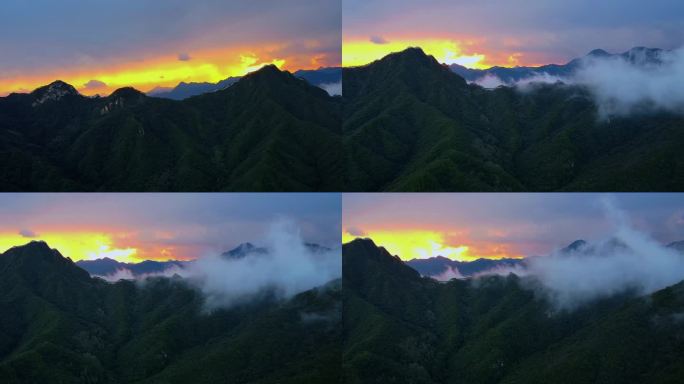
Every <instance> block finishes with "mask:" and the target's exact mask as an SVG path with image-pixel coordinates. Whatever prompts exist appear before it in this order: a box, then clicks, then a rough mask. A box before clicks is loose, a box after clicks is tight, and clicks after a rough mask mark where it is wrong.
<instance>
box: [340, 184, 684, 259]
mask: <svg viewBox="0 0 684 384" xmlns="http://www.w3.org/2000/svg"><path fill="white" fill-rule="evenodd" d="M606 202H610V203H611V204H612V205H614V206H615V207H616V208H618V209H620V210H622V211H623V212H624V213H625V214H626V217H627V218H628V219H629V221H630V223H631V225H633V226H634V227H635V228H636V229H638V230H640V231H643V232H645V233H648V234H649V235H651V236H653V238H655V239H656V240H657V241H660V242H662V243H664V244H666V243H670V242H673V241H680V240H684V196H682V195H681V194H657V193H646V194H614V195H603V194H591V193H586V194H585V193H579V194H573V193H569V194H567V193H549V194H533V193H513V194H506V193H494V194H487V193H477V194H469V193H463V194H439V193H432V194H412V193H400V194H344V195H343V203H342V206H343V214H342V220H343V224H342V227H343V231H344V232H343V235H342V239H343V242H344V243H347V242H349V241H351V240H353V239H355V238H371V239H373V240H374V242H375V243H376V244H378V245H380V246H384V247H385V248H387V250H388V251H389V252H390V253H392V254H394V255H397V256H399V257H400V258H402V259H403V260H410V259H414V258H429V257H434V256H444V257H449V258H452V259H456V260H464V261H468V260H474V259H477V258H503V257H514V258H517V257H526V256H539V255H547V254H549V253H551V252H552V251H554V250H557V249H560V248H562V247H565V246H567V245H569V244H570V243H571V242H573V241H575V240H578V239H583V240H587V241H591V240H601V239H603V238H605V237H607V236H609V235H610V234H611V233H612V232H611V231H612V230H613V229H614V225H613V221H611V219H610V213H609V211H608V210H607V209H606Z"/></svg>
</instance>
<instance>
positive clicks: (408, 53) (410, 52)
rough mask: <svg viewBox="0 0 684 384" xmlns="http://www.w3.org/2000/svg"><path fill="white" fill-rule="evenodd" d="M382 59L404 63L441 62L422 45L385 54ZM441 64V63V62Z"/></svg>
mask: <svg viewBox="0 0 684 384" xmlns="http://www.w3.org/2000/svg"><path fill="white" fill-rule="evenodd" d="M380 61H396V62H402V63H412V64H414V63H420V64H439V62H438V61H437V59H435V58H434V57H433V56H430V55H428V54H426V53H425V51H423V49H422V48H420V47H409V48H406V49H404V50H403V51H399V52H395V53H391V54H389V55H387V56H385V57H384V58H383V59H381V60H380ZM439 65H441V64H439Z"/></svg>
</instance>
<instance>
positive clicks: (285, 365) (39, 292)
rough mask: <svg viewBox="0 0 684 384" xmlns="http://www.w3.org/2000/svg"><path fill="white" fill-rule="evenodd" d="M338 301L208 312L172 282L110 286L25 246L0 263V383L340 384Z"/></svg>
mask: <svg viewBox="0 0 684 384" xmlns="http://www.w3.org/2000/svg"><path fill="white" fill-rule="evenodd" d="M340 295H341V293H340V287H339V282H332V283H330V284H329V285H328V286H326V287H323V288H319V289H315V290H311V291H307V292H304V293H301V294H299V295H297V296H295V297H294V298H292V299H291V300H288V301H286V302H282V301H276V300H274V299H272V298H269V297H268V296H265V297H263V298H262V299H261V300H255V301H253V302H251V303H249V304H248V305H243V306H239V307H233V308H231V309H220V310H215V311H213V312H211V313H207V312H206V311H205V310H204V308H203V301H204V299H203V297H202V296H201V294H200V293H199V292H198V291H197V290H196V289H193V288H191V287H190V286H188V285H186V283H185V282H184V281H183V280H182V279H180V278H174V279H163V278H157V279H148V280H146V282H145V283H144V284H135V283H133V282H127V281H120V282H118V283H116V284H109V283H106V282H104V281H103V280H101V279H95V278H91V277H90V276H89V275H88V273H87V272H86V271H84V270H82V269H80V268H78V267H77V266H76V265H75V264H74V263H72V262H71V260H69V259H67V258H64V257H62V256H61V255H60V254H59V252H57V251H55V250H51V249H50V248H49V247H48V246H47V245H46V244H45V243H39V242H34V243H30V244H28V245H26V246H22V247H16V248H12V249H10V250H8V251H7V252H5V253H4V254H1V255H0V382H3V383H133V382H135V383H187V382H193V383H217V382H232V383H309V382H310V383H331V382H339V381H340V343H341V341H340V337H341V320H340V313H339V312H340Z"/></svg>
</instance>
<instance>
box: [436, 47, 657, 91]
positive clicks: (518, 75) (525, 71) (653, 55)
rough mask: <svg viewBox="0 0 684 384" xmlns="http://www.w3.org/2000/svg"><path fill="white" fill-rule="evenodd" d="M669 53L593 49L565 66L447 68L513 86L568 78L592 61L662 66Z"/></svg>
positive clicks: (649, 50) (641, 50) (478, 78)
mask: <svg viewBox="0 0 684 384" xmlns="http://www.w3.org/2000/svg"><path fill="white" fill-rule="evenodd" d="M667 52H670V51H667V50H663V49H659V48H646V47H634V48H632V49H630V50H629V51H627V52H624V53H620V54H610V53H608V52H606V51H604V50H602V49H595V50H593V51H591V52H589V53H588V54H587V55H586V56H585V57H582V58H577V59H573V60H571V61H569V62H568V63H566V64H562V65H558V64H548V65H542V66H539V67H512V68H509V67H491V68H488V69H471V68H466V67H464V66H462V65H458V64H451V65H450V66H449V68H450V69H451V70H452V71H453V72H454V73H456V74H458V75H459V76H461V77H463V78H464V79H466V80H468V81H477V80H481V79H482V78H484V77H485V76H487V75H492V76H496V77H497V78H498V79H499V80H501V81H502V82H503V83H508V84H513V83H515V82H518V81H520V80H526V79H531V78H534V77H537V76H541V75H549V76H553V77H559V78H570V77H572V76H573V75H574V74H575V72H576V71H577V70H578V69H579V68H581V67H582V65H583V64H584V63H586V62H587V61H588V60H592V59H605V58H621V59H624V60H626V61H627V62H629V63H632V64H635V65H637V66H652V65H659V64H662V56H663V54H664V53H667Z"/></svg>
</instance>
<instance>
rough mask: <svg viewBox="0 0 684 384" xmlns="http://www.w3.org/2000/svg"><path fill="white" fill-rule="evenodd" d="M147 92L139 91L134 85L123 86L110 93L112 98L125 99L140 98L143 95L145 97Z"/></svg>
mask: <svg viewBox="0 0 684 384" xmlns="http://www.w3.org/2000/svg"><path fill="white" fill-rule="evenodd" d="M144 96H145V94H144V93H142V92H140V91H138V90H137V89H135V88H133V87H123V88H119V89H117V90H116V91H114V92H112V94H111V95H109V97H110V98H123V99H139V98H141V97H144Z"/></svg>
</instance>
